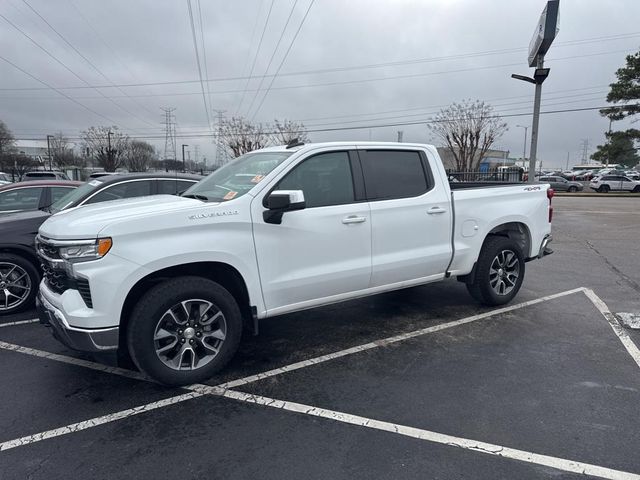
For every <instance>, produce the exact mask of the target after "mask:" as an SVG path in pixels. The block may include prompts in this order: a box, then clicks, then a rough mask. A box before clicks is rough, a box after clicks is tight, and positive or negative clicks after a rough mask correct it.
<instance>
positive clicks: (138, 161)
mask: <svg viewBox="0 0 640 480" xmlns="http://www.w3.org/2000/svg"><path fill="white" fill-rule="evenodd" d="M155 159H156V152H155V149H154V148H153V145H151V144H150V143H147V142H144V141H142V140H132V141H131V143H129V145H128V147H127V150H126V152H125V161H124V163H125V165H126V166H127V169H128V170H129V171H130V172H146V171H147V169H148V168H149V166H150V165H151V164H152V163H153V161H154V160H155Z"/></svg>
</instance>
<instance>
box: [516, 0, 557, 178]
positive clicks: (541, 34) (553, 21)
mask: <svg viewBox="0 0 640 480" xmlns="http://www.w3.org/2000/svg"><path fill="white" fill-rule="evenodd" d="M559 9H560V0H549V1H548V2H547V4H546V6H545V7H544V9H543V10H542V14H541V15H540V19H539V21H538V25H537V26H536V29H535V31H534V33H533V38H532V39H531V42H530V43H529V58H528V60H529V66H530V67H535V72H534V74H533V78H531V77H527V76H526V75H518V74H515V73H514V74H512V75H511V77H512V78H515V79H517V80H524V81H525V82H529V83H533V84H534V85H535V86H536V89H535V95H534V98H533V119H532V121H531V148H530V149H529V175H528V181H529V183H534V182H535V174H536V161H537V155H538V125H539V123H540V101H541V99H542V83H543V82H544V81H545V80H546V78H547V77H548V76H549V69H548V68H544V56H545V54H546V53H547V51H548V50H549V47H550V46H551V44H552V43H553V40H554V39H555V38H556V35H557V34H558V30H559V29H558V12H559Z"/></svg>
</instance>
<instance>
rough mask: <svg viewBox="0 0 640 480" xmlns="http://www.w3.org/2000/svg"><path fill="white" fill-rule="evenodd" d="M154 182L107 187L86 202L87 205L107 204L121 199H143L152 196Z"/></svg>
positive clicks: (126, 183) (138, 182) (125, 183)
mask: <svg viewBox="0 0 640 480" xmlns="http://www.w3.org/2000/svg"><path fill="white" fill-rule="evenodd" d="M152 181H153V180H141V181H137V182H136V181H133V182H123V183H119V184H117V185H113V186H110V187H106V188H105V189H104V190H102V191H101V192H100V193H98V194H96V195H95V196H93V197H91V199H90V200H89V201H88V202H86V204H90V203H99V202H107V201H109V200H119V199H121V198H133V197H142V196H144V195H151V182H152Z"/></svg>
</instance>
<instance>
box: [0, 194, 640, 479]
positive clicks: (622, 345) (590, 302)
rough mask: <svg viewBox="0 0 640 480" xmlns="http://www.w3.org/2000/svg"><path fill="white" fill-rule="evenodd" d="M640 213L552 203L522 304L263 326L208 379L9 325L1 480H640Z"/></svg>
mask: <svg viewBox="0 0 640 480" xmlns="http://www.w3.org/2000/svg"><path fill="white" fill-rule="evenodd" d="M638 200H639V199H638V198H615V197H605V196H602V197H591V198H575V197H560V198H555V199H554V207H555V218H554V231H553V234H554V243H553V245H552V247H553V249H554V250H555V254H554V255H552V256H550V257H547V258H545V259H544V260H542V261H539V262H532V263H529V264H527V272H526V279H525V283H524V285H523V288H522V290H521V292H520V294H519V295H518V297H517V298H516V301H515V302H514V303H512V304H511V305H508V306H506V307H504V308H500V309H487V308H484V307H480V306H478V305H477V304H476V303H475V302H474V301H473V300H472V299H471V298H470V297H469V296H468V294H467V292H466V289H465V288H464V285H463V284H461V283H458V282H457V281H455V280H449V281H446V282H443V283H440V284H434V285H428V286H423V287H417V288H412V289H408V290H404V291H398V292H392V293H387V294H383V295H379V296H376V297H370V298H365V299H361V300H356V301H351V302H348V303H345V304H338V305H333V306H329V307H325V308H322V309H317V310H312V311H305V312H300V313H295V314H290V315H285V316H282V317H279V318H273V319H268V320H265V321H263V322H262V323H261V324H260V328H261V334H260V336H258V337H247V338H246V339H245V340H244V342H243V343H242V345H241V347H240V352H239V354H238V355H237V356H236V357H235V359H234V360H233V362H232V363H231V364H230V365H229V367H228V368H227V369H226V370H225V372H224V374H223V375H221V376H219V377H217V378H213V379H211V380H210V381H209V382H207V385H194V386H191V387H189V388H185V389H169V388H164V387H161V386H158V385H156V384H154V383H151V382H149V381H147V380H145V379H144V378H142V377H141V376H140V375H139V374H137V373H136V372H132V371H128V370H122V369H118V368H115V367H113V366H110V365H111V362H110V359H108V358H105V359H101V360H102V361H103V363H97V362H96V361H95V359H92V358H89V357H85V356H81V355H78V354H76V353H74V352H72V351H69V350H66V349H65V348H64V347H63V346H61V345H60V344H58V343H57V342H56V341H55V340H54V339H53V338H51V336H50V334H49V332H48V331H47V330H46V329H45V328H44V327H42V326H41V325H39V324H38V323H37V322H33V321H32V319H33V318H34V316H35V315H34V313H33V312H25V313H23V314H20V315H15V316H13V317H5V318H4V319H2V320H0V323H1V325H0V365H2V369H1V370H0V381H1V383H2V390H1V393H0V402H1V404H2V407H3V408H2V409H1V410H0V427H1V428H0V478H1V479H3V480H5V479H22V478H32V479H39V478H42V479H56V478H69V477H74V478H76V477H77V478H81V477H87V478H94V479H98V478H123V477H129V478H135V477H144V478H149V477H157V478H177V477H180V478H194V479H196V478H211V479H213V478H229V477H230V478H274V479H275V478H332V479H333V478H374V477H375V478H390V479H391V478H393V479H398V478H473V479H495V478H518V479H524V478H574V477H575V478H577V477H578V476H580V477H584V476H587V477H593V478H612V479H626V478H638V479H640V456H639V455H638V446H639V445H640V440H639V439H640V433H639V432H640V351H639V350H638V347H637V345H640V330H632V329H627V328H624V327H622V326H621V324H620V323H619V316H618V315H619V314H631V316H633V315H635V314H638V313H640V301H639V298H640V253H638V251H639V250H638V245H637V243H638V240H639V239H640V208H638V206H639V205H640V202H639V201H638ZM623 317H624V315H623ZM625 318H626V317H625Z"/></svg>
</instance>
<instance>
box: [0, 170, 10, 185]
mask: <svg viewBox="0 0 640 480" xmlns="http://www.w3.org/2000/svg"><path fill="white" fill-rule="evenodd" d="M8 183H13V182H12V181H11V175H9V174H8V173H3V172H0V185H6V184H8Z"/></svg>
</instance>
